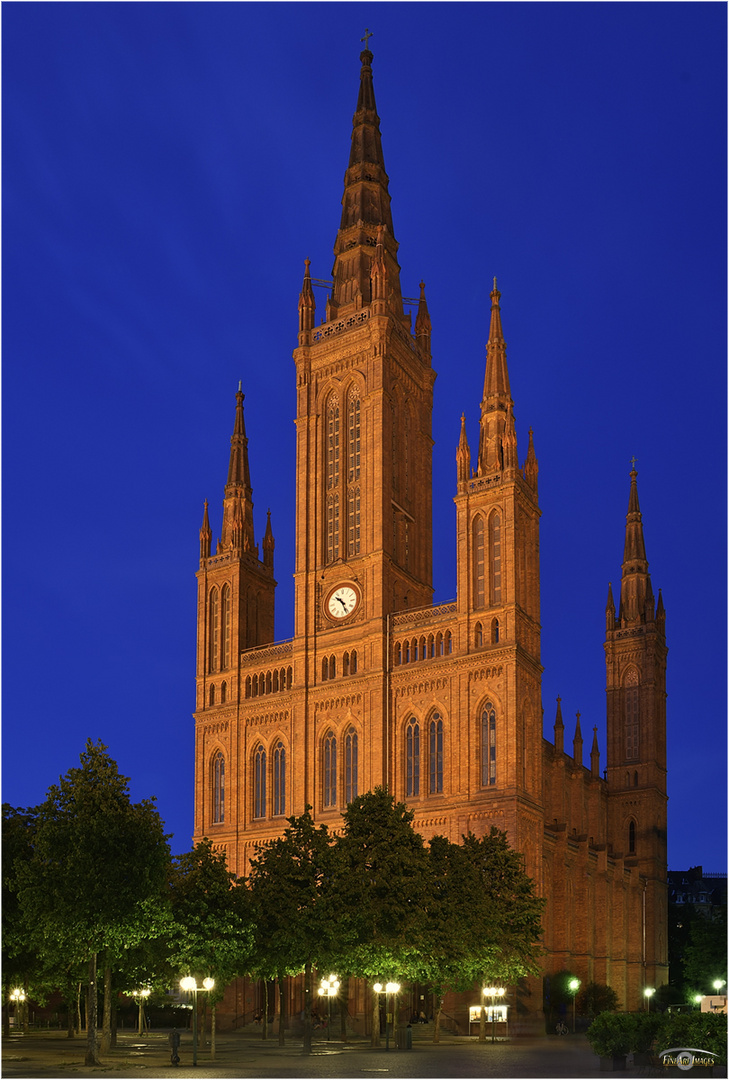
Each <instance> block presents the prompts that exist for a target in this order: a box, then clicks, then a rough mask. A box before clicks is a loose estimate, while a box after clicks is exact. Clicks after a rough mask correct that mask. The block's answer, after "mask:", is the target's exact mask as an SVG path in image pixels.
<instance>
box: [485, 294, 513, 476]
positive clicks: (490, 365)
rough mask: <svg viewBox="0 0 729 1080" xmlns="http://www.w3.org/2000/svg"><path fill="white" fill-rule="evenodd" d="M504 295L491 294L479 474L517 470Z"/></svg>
mask: <svg viewBox="0 0 729 1080" xmlns="http://www.w3.org/2000/svg"><path fill="white" fill-rule="evenodd" d="M500 299H501V293H500V292H499V290H498V289H497V287H496V278H494V287H493V289H492V291H491V326H490V328H489V340H488V344H487V345H486V375H485V378H484V384H483V400H482V401H481V438H480V443H479V450H478V475H479V476H482V475H484V474H485V473H491V472H501V471H502V470H503V469H505V468H513V467H516V461H517V459H516V429H515V427H514V414H513V407H514V403H513V401H512V400H511V388H510V386H509V370H508V368H507V365H506V342H505V341H504V333H503V330H502V328H501V307H500V304H499V300H500Z"/></svg>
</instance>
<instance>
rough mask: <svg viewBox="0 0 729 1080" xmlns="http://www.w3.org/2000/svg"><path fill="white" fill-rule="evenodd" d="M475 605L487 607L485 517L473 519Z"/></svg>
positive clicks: (476, 606)
mask: <svg viewBox="0 0 729 1080" xmlns="http://www.w3.org/2000/svg"><path fill="white" fill-rule="evenodd" d="M473 606H474V607H475V608H477V609H478V608H483V607H486V563H485V543H484V527H483V518H482V517H481V515H480V514H478V515H477V517H475V518H474V521H473Z"/></svg>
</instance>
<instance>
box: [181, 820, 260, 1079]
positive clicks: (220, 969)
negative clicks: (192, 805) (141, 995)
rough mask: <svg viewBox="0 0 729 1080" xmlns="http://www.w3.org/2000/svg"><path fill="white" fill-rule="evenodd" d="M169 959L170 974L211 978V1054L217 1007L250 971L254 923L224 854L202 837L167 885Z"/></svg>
mask: <svg viewBox="0 0 729 1080" xmlns="http://www.w3.org/2000/svg"><path fill="white" fill-rule="evenodd" d="M169 896H170V916H171V919H170V922H169V924H168V927H167V940H168V955H169V958H170V962H171V966H172V970H173V972H174V975H175V976H176V977H178V978H179V976H180V975H194V976H195V978H196V979H197V982H198V985H202V981H203V979H204V978H208V977H210V978H212V979H214V980H215V986H214V987H213V989H212V990H211V991H210V992H209V993H208V994H207V1001H209V1003H210V1005H211V1010H212V1045H213V1057H214V1056H215V1006H216V1004H217V1002H218V1001H220V999H221V998H222V996H223V994H224V992H225V987H226V986H227V985H228V983H229V982H230V981H231V980H232V979H233V978H234V977H235V976H236V975H239V974H242V973H243V972H245V971H247V970H248V965H249V961H250V959H251V956H252V952H253V925H252V919H251V909H250V905H249V903H248V897H247V893H246V890H245V888H244V887H243V886H241V885H237V884H236V879H235V875H234V874H231V873H230V871H229V870H228V868H227V865H226V858H225V855H224V854H222V853H220V852H216V851H215V849H214V848H213V844H212V841H211V840H208V839H204V840H201V841H200V843H198V844H196V845H195V847H194V848H193V849H192V851H189V852H187V853H186V854H184V855H179V856H177V857H176V858H175V859H174V862H173V865H172V871H171V874H170V883H169Z"/></svg>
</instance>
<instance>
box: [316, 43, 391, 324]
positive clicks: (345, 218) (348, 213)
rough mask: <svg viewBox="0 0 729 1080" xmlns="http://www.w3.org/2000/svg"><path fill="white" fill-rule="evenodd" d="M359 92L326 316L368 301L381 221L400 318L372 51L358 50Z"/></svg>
mask: <svg viewBox="0 0 729 1080" xmlns="http://www.w3.org/2000/svg"><path fill="white" fill-rule="evenodd" d="M360 60H361V62H362V68H361V71H360V85H359V96H358V98H357V111H356V112H355V114H354V118H353V120H352V145H351V149H350V154H349V164H348V166H347V171H346V173H345V176H344V196H343V198H342V217H341V221H340V225H339V232H338V233H337V239H336V243H335V245H334V267H333V270H332V277H333V280H334V288H333V290H332V296H331V298H330V300H329V302H328V303H327V315H326V317H327V321H329V320H331V319H334V318H336V317H337V316H339V315H342V314H344V312H345V311H355V310H358V309H359V308H361V307H363V306H364V305H366V304H369V303H370V300H371V298H372V297H371V269H372V264H373V261H374V258H373V256H374V248H375V245H376V243H377V230H378V226H384V227H385V228H384V232H383V234H382V235H383V259H384V264H385V267H386V272H387V295H386V297H385V298H384V299H385V300H386V301H387V304H388V307H389V308H391V309H392V311H393V313H394V314H396V315H398V317H399V318H401V319H404V314H403V307H402V295H401V293H400V267H399V266H398V263H397V241H396V240H395V235H394V231H393V227H392V213H391V211H390V194H389V191H388V177H387V173H386V172H385V160H384V156H383V153H382V140H381V136H380V118H379V116H378V115H377V108H376V105H375V91H374V85H373V81H372V53H371V52H370V51H369V49H364V50H363V51H362V53H361V55H360Z"/></svg>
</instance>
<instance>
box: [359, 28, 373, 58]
mask: <svg viewBox="0 0 729 1080" xmlns="http://www.w3.org/2000/svg"><path fill="white" fill-rule="evenodd" d="M372 36H373V34H372V31H371V30H367V29H366V28H365V32H364V37H363V38H360V39H359V40H360V41H364V47H365V49H367V51H368V52H369V48H370V38H371V37H372Z"/></svg>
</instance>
